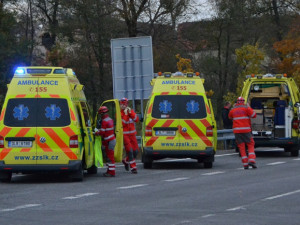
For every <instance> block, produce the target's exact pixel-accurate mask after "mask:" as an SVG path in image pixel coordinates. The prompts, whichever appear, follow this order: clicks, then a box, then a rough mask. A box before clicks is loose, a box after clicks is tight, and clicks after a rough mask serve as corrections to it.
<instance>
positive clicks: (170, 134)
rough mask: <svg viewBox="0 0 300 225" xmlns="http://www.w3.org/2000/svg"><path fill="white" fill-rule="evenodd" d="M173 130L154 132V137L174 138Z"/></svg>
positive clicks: (174, 132)
mask: <svg viewBox="0 0 300 225" xmlns="http://www.w3.org/2000/svg"><path fill="white" fill-rule="evenodd" d="M175 134H176V131H175V130H157V131H155V135H156V136H175Z"/></svg>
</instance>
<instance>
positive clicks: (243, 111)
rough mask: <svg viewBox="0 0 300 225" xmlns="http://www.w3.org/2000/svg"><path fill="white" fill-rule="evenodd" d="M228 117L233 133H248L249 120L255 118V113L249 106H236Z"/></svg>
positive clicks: (249, 130) (249, 129)
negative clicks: (231, 121)
mask: <svg viewBox="0 0 300 225" xmlns="http://www.w3.org/2000/svg"><path fill="white" fill-rule="evenodd" d="M228 117H229V119H232V120H233V126H232V128H233V133H248V132H251V118H255V117H256V112H254V111H253V109H252V108H251V107H250V106H247V105H244V104H236V105H235V106H234V107H233V109H232V110H230V112H229V114H228Z"/></svg>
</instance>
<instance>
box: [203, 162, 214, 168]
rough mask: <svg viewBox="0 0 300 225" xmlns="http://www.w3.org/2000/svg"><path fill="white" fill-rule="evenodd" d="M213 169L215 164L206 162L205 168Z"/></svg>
mask: <svg viewBox="0 0 300 225" xmlns="http://www.w3.org/2000/svg"><path fill="white" fill-rule="evenodd" d="M212 167H213V163H212V162H205V163H204V168H206V169H211V168H212Z"/></svg>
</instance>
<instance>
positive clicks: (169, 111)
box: [152, 95, 206, 119]
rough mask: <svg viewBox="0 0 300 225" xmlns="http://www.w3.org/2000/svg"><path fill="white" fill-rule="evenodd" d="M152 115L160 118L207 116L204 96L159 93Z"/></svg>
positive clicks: (199, 117)
mask: <svg viewBox="0 0 300 225" xmlns="http://www.w3.org/2000/svg"><path fill="white" fill-rule="evenodd" d="M152 117H153V118H160V119H202V118H205V117H206V107H205V102H204V99H203V96H200V95H159V96H156V97H155V99H154V103H153V109H152Z"/></svg>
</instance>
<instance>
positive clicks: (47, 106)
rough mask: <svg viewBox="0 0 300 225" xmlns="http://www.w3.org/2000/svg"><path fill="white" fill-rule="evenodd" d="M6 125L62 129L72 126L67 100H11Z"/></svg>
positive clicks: (5, 118) (6, 113)
mask: <svg viewBox="0 0 300 225" xmlns="http://www.w3.org/2000/svg"><path fill="white" fill-rule="evenodd" d="M4 124H5V125H6V126H11V127H62V126H67V125H69V124H70V113H69V107H68V102H67V100H66V99H56V98H15V99H10V100H9V101H8V103H7V108H6V112H5V117H4Z"/></svg>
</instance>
